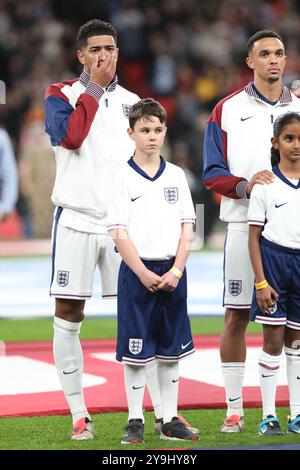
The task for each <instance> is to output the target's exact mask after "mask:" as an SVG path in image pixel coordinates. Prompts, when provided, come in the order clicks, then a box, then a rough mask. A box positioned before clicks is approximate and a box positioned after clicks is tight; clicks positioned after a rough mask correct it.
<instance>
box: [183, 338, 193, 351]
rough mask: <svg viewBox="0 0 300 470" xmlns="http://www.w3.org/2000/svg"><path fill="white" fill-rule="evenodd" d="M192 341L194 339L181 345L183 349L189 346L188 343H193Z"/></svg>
mask: <svg viewBox="0 0 300 470" xmlns="http://www.w3.org/2000/svg"><path fill="white" fill-rule="evenodd" d="M191 342H192V340H191V341H189V342H188V343H187V344H182V345H181V349H185V348H187V347H188V345H189V344H191Z"/></svg>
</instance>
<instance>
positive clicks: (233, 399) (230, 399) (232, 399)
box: [229, 397, 241, 401]
mask: <svg viewBox="0 0 300 470" xmlns="http://www.w3.org/2000/svg"><path fill="white" fill-rule="evenodd" d="M240 398H241V397H237V398H229V401H236V400H239V399H240Z"/></svg>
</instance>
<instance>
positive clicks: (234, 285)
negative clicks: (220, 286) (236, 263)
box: [229, 279, 242, 297]
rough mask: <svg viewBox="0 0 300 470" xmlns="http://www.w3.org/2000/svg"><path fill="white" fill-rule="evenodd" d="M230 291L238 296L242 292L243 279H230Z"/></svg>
mask: <svg viewBox="0 0 300 470" xmlns="http://www.w3.org/2000/svg"><path fill="white" fill-rule="evenodd" d="M229 292H230V294H231V295H233V296H234V297H236V296H237V295H240V293H241V292H242V281H239V280H232V279H230V280H229Z"/></svg>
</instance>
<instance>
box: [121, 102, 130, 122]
mask: <svg viewBox="0 0 300 470" xmlns="http://www.w3.org/2000/svg"><path fill="white" fill-rule="evenodd" d="M122 108H123V113H124V116H125V117H126V118H127V119H128V118H129V111H130V108H131V106H130V104H122Z"/></svg>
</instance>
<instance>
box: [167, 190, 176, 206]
mask: <svg viewBox="0 0 300 470" xmlns="http://www.w3.org/2000/svg"><path fill="white" fill-rule="evenodd" d="M164 190H165V199H166V201H167V202H169V203H170V204H174V203H175V202H177V201H178V189H177V188H164Z"/></svg>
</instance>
